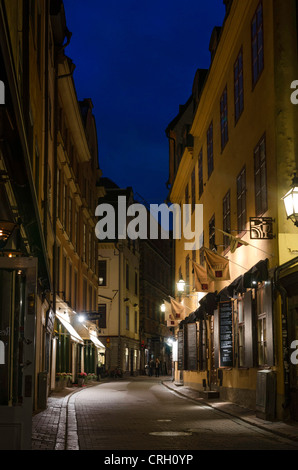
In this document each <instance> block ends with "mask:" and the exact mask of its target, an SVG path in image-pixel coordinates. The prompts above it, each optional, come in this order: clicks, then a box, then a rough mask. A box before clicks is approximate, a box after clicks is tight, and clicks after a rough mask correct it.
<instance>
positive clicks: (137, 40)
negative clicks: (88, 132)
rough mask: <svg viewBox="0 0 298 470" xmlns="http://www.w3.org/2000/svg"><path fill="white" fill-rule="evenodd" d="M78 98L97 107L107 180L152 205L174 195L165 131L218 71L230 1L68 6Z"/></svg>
mask: <svg viewBox="0 0 298 470" xmlns="http://www.w3.org/2000/svg"><path fill="white" fill-rule="evenodd" d="M64 5H65V11H66V19H67V25H68V29H69V30H70V31H71V32H72V33H73V36H72V39H71V43H70V45H69V46H68V48H67V49H66V53H67V55H68V56H69V57H70V58H71V59H72V60H73V62H74V63H75V65H76V70H75V73H74V80H75V84H76V89H77V94H78V99H80V100H81V99H84V98H91V99H92V101H93V104H94V115H95V118H96V124H97V132H98V147H99V164H100V167H101V169H102V171H103V176H106V177H109V178H111V179H113V180H114V181H115V182H116V183H117V184H118V185H119V186H121V187H127V186H132V187H133V190H134V192H136V193H139V194H140V195H141V196H142V197H143V198H144V199H145V200H147V201H148V202H149V203H161V202H163V201H164V200H165V199H166V197H167V194H168V190H167V188H166V181H167V180H168V159H169V154H168V140H167V138H166V135H165V129H166V127H167V125H168V124H169V122H170V121H171V120H172V119H173V118H174V117H175V116H176V115H177V113H178V110H179V104H184V103H185V102H186V101H187V99H188V98H189V96H190V94H191V90H192V84H193V79H194V75H195V72H196V70H197V69H198V68H208V67H209V65H210V53H209V40H210V35H211V32H212V29H213V27H214V26H220V25H222V22H223V18H224V13H225V7H224V5H223V1H222V0H208V1H205V0H184V1H181V0H150V1H149V0H126V1H124V0H109V1H106V2H104V1H101V0H86V1H84V2H83V1H82V0H64Z"/></svg>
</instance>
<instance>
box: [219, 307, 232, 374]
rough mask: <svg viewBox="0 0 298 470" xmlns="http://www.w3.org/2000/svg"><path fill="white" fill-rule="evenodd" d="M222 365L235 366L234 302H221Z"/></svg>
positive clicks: (220, 336) (220, 338) (220, 342)
mask: <svg viewBox="0 0 298 470" xmlns="http://www.w3.org/2000/svg"><path fill="white" fill-rule="evenodd" d="M218 313H219V357H220V367H232V366H233V303H232V302H219V312H218Z"/></svg>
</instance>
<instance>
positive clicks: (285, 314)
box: [274, 257, 298, 409]
mask: <svg viewBox="0 0 298 470" xmlns="http://www.w3.org/2000/svg"><path fill="white" fill-rule="evenodd" d="M297 262H298V257H296V258H294V259H292V260H291V261H288V262H287V263H284V264H282V265H281V266H278V267H277V268H276V269H275V271H274V286H275V287H276V289H277V290H278V292H279V293H280V296H281V317H282V347H283V369H284V390H285V402H284V404H283V408H284V409H286V408H288V406H289V405H290V401H291V397H290V360H289V339H288V302H287V291H286V289H285V288H284V287H283V286H282V285H281V283H280V275H281V273H282V271H284V270H286V269H288V268H290V267H291V266H293V265H294V264H296V263H297Z"/></svg>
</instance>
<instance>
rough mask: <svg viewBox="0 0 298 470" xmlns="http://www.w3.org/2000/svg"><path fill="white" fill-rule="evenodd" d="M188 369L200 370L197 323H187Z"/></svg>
mask: <svg viewBox="0 0 298 470" xmlns="http://www.w3.org/2000/svg"><path fill="white" fill-rule="evenodd" d="M185 326H187V370H198V346H197V324H196V323H188V324H187V325H185Z"/></svg>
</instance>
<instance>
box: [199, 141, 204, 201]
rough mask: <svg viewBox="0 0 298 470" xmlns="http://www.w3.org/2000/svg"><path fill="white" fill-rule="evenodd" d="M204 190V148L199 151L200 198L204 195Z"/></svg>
mask: <svg viewBox="0 0 298 470" xmlns="http://www.w3.org/2000/svg"><path fill="white" fill-rule="evenodd" d="M203 191H204V185H203V150H202V149H201V151H200V153H199V198H200V197H201V196H202V194H203Z"/></svg>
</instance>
